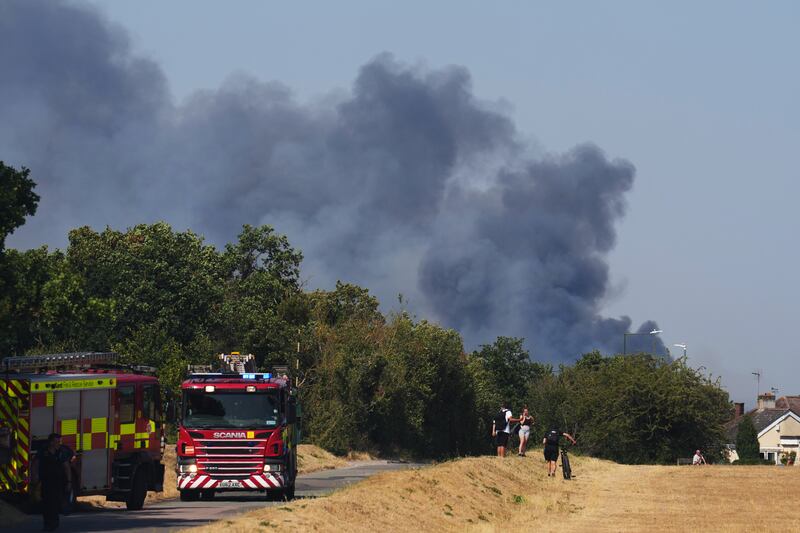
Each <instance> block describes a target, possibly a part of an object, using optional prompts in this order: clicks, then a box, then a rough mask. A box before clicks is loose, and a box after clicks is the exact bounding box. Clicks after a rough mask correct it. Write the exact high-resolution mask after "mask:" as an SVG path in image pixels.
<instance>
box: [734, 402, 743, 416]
mask: <svg viewBox="0 0 800 533" xmlns="http://www.w3.org/2000/svg"><path fill="white" fill-rule="evenodd" d="M741 416H744V402H736V403H734V404H733V417H734V418H739V417H741Z"/></svg>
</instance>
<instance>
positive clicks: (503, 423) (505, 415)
mask: <svg viewBox="0 0 800 533" xmlns="http://www.w3.org/2000/svg"><path fill="white" fill-rule="evenodd" d="M512 422H519V419H518V418H513V415H512V414H511V411H510V410H509V409H508V402H503V406H502V407H501V408H500V411H499V412H498V413H497V414H496V415H494V419H492V437H494V442H495V446H497V456H498V457H505V456H506V446H508V438H509V436H510V435H511V423H512Z"/></svg>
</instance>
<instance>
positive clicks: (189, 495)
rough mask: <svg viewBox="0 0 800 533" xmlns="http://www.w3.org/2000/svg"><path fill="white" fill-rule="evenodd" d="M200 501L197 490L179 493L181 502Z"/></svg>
mask: <svg viewBox="0 0 800 533" xmlns="http://www.w3.org/2000/svg"><path fill="white" fill-rule="evenodd" d="M199 499H200V491H199V490H182V491H181V501H182V502H196V501H197V500H199Z"/></svg>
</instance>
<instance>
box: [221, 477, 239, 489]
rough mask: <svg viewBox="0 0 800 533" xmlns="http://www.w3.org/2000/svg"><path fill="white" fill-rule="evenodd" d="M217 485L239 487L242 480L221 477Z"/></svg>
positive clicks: (226, 487)
mask: <svg viewBox="0 0 800 533" xmlns="http://www.w3.org/2000/svg"><path fill="white" fill-rule="evenodd" d="M218 486H219V488H221V489H241V488H242V487H243V485H242V482H241V481H237V480H235V479H223V480H222V481H220V482H219V485H218Z"/></svg>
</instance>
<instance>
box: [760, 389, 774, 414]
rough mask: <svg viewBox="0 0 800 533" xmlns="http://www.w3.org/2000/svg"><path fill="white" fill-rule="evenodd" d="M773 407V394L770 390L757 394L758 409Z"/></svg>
mask: <svg viewBox="0 0 800 533" xmlns="http://www.w3.org/2000/svg"><path fill="white" fill-rule="evenodd" d="M764 409H775V395H774V394H772V393H771V392H764V393H762V394H759V395H758V410H759V411H763V410H764Z"/></svg>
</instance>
